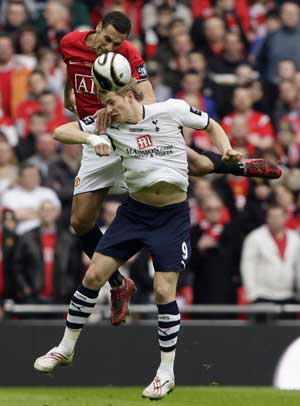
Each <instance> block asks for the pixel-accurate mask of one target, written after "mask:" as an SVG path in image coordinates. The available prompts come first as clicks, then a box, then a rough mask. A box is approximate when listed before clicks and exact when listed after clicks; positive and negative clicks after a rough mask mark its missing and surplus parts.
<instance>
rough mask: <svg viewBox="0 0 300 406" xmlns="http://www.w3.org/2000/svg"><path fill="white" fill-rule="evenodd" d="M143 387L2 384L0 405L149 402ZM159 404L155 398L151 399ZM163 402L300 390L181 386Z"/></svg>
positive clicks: (212, 403) (266, 402)
mask: <svg viewBox="0 0 300 406" xmlns="http://www.w3.org/2000/svg"><path fill="white" fill-rule="evenodd" d="M141 392H142V388H136V387H134V388H128V387H126V388H118V387H105V388H95V387H93V388H86V387H85V388H78V387H76V388H75V387H64V388H57V387H55V388H54V387H51V388H49V387H47V388H0V406H140V405H143V406H145V405H146V406H147V405H149V402H150V400H148V399H142V398H141ZM153 404H155V405H156V403H155V402H152V403H151V406H153ZM158 404H159V405H172V406H185V405H186V406H189V405H191V406H277V405H278V406H299V405H300V392H295V391H276V390H273V389H267V388H240V387H238V388H237V387H236V388H224V387H209V388H207V387H177V388H175V390H174V391H173V392H172V393H170V394H169V395H168V396H167V397H166V398H164V399H162V400H161V401H160V403H158Z"/></svg>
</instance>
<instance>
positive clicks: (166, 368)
mask: <svg viewBox="0 0 300 406" xmlns="http://www.w3.org/2000/svg"><path fill="white" fill-rule="evenodd" d="M175 353H176V350H173V351H170V352H165V351H161V352H160V366H159V368H158V370H157V375H159V376H163V377H169V376H172V377H173V376H174V361H175Z"/></svg>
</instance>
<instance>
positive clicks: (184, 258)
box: [96, 197, 191, 272]
mask: <svg viewBox="0 0 300 406" xmlns="http://www.w3.org/2000/svg"><path fill="white" fill-rule="evenodd" d="M143 247H146V248H147V249H148V251H149V253H150V255H151V256H152V260H153V264H154V269H155V271H157V272H164V271H176V272H178V271H181V270H183V269H184V268H185V267H186V264H187V262H188V260H189V258H190V253H191V246H190V215H189V206H188V202H187V201H184V202H182V203H177V204H172V205H168V206H164V207H155V206H150V205H147V204H143V203H140V202H137V201H136V200H134V199H132V198H131V197H128V198H127V200H126V201H125V203H123V204H122V205H121V206H120V207H119V208H118V210H117V214H116V217H115V219H114V221H113V222H112V223H111V225H110V226H109V228H108V229H107V231H106V233H105V234H104V236H103V237H102V238H101V240H100V242H99V244H98V246H97V248H96V252H100V253H101V254H104V255H107V256H110V257H113V258H116V259H119V260H123V261H127V260H128V259H129V258H131V257H132V256H133V255H134V254H136V253H137V252H138V251H140V249H141V248H143Z"/></svg>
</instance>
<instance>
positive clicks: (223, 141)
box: [207, 119, 232, 155]
mask: <svg viewBox="0 0 300 406" xmlns="http://www.w3.org/2000/svg"><path fill="white" fill-rule="evenodd" d="M207 132H208V133H209V135H210V137H211V139H212V142H213V144H214V145H215V146H216V147H217V149H218V151H219V152H220V154H222V155H225V154H226V152H227V151H228V150H229V149H232V146H231V144H230V141H229V139H228V137H227V135H226V133H225V131H224V130H223V128H222V127H221V126H220V124H218V123H217V122H216V121H215V120H213V119H210V123H209V126H208V128H207Z"/></svg>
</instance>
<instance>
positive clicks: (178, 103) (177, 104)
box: [156, 98, 190, 113]
mask: <svg viewBox="0 0 300 406" xmlns="http://www.w3.org/2000/svg"><path fill="white" fill-rule="evenodd" d="M156 104H158V108H159V109H160V110H161V111H164V112H173V113H176V112H181V111H182V112H186V111H187V110H188V109H189V107H190V106H189V105H188V104H187V102H186V101H184V100H181V99H172V98H171V99H168V100H166V101H164V102H161V103H156Z"/></svg>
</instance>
